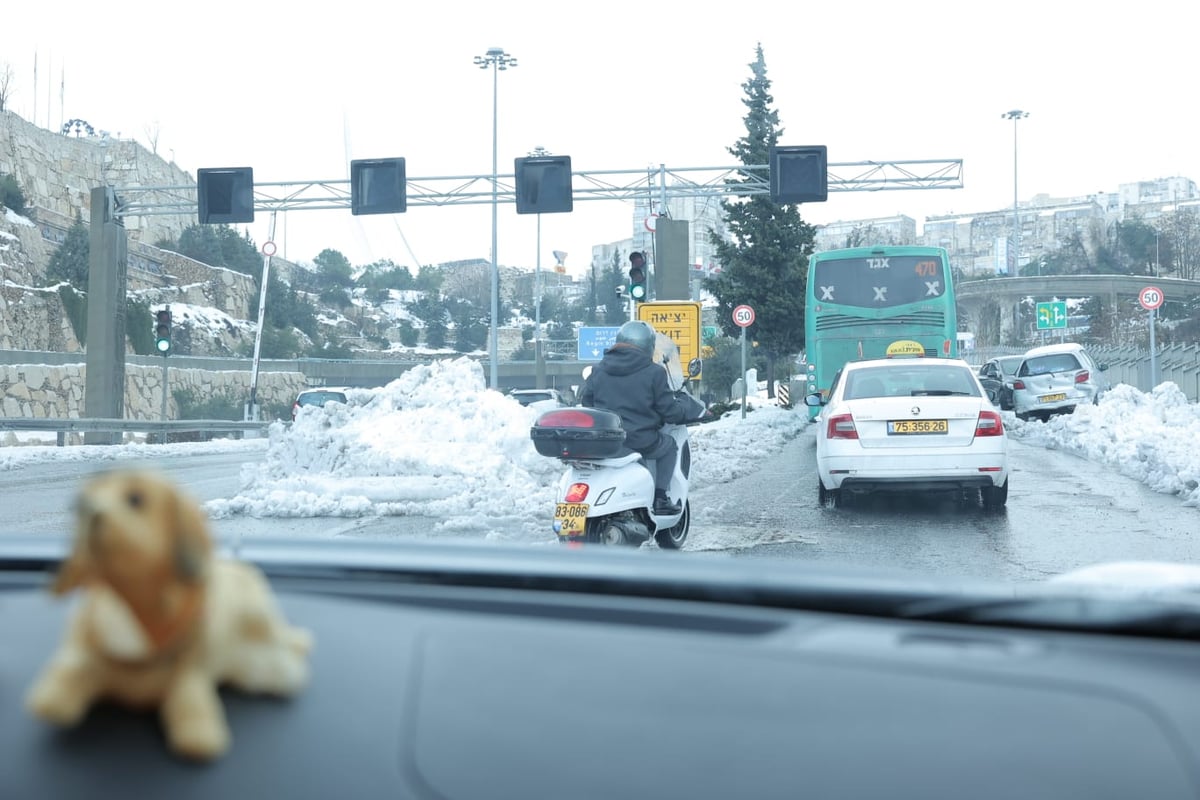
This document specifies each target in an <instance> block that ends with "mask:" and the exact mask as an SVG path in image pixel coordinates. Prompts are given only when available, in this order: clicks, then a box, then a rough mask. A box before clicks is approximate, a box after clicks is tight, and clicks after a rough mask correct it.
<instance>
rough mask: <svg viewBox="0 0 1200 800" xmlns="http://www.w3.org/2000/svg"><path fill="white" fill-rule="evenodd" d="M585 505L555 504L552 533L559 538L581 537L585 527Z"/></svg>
mask: <svg viewBox="0 0 1200 800" xmlns="http://www.w3.org/2000/svg"><path fill="white" fill-rule="evenodd" d="M587 512H588V504H587V503H556V504H555V506H554V532H555V533H557V534H558V535H559V536H572V537H574V536H583V531H584V529H585V528H586V527H587Z"/></svg>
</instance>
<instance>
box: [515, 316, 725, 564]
mask: <svg viewBox="0 0 1200 800" xmlns="http://www.w3.org/2000/svg"><path fill="white" fill-rule="evenodd" d="M658 339H659V343H658V346H657V348H656V351H655V359H656V360H661V361H662V363H663V366H664V368H666V370H667V374H668V376H669V377H668V380H669V382H670V385H671V386H672V388H674V389H675V390H676V391H677V392H683V393H684V394H685V395H686V398H687V400H689V401H691V403H693V404H694V408H695V419H696V420H697V421H698V420H699V419H700V417H702V416H703V415H704V414H705V413H706V409H705V408H704V404H703V403H701V402H700V401H699V400H697V399H695V398H694V397H692V396H691V395H687V394H686V385H687V380H686V379H685V378H684V377H683V374H682V370H681V369H680V368H679V366H680V365H679V349H678V347H676V345H675V343H674V342H672V341H671V340H670V339H669V338H668V337H666V336H663V335H661V334H659V336H658ZM664 340H665V341H664ZM672 354H673V355H672ZM700 368H701V362H700V359H698V358H697V359H693V360H692V362H691V363H690V364H689V365H688V375H687V377H688V378H689V379H690V378H694V377H695V376H697V375H699V374H700ZM589 369H590V368H589ZM688 424H694V423H687V424H683V425H665V426H664V427H663V432H664V433H666V434H667V435H668V436H672V437H674V439H675V444H676V459H675V473H674V475H673V476H672V477H671V488H670V490H669V492H668V493H669V494H670V497H671V499H672V500H677V501H679V503H680V510H679V511H678V512H676V513H674V514H668V515H657V514H655V513H654V511H653V509H654V473H653V471H652V470H653V464H651V463H647V460H646V459H644V458H643V457H642V456H641V455H640V454H639V453H634V452H629V451H628V450H626V448H625V447H624V440H625V432H624V431H623V430H622V429H621V420H620V417H618V416H617V415H616V414H613V413H612V412H609V411H601V410H599V409H594V408H585V407H574V408H562V409H556V410H554V411H548V412H546V413H545V414H542V415H541V416H540V417H538V419H537V422H536V423H535V424H534V427H533V429H532V430H531V431H530V437H531V438H532V439H533V440H534V444H535V446H536V447H537V449H538V452H539V453H541V454H542V455H544V456H551V457H554V458H558V459H560V460H561V461H562V462H563V463H564V464H566V466H567V470H566V472H565V473H563V476H562V478H560V479H559V482H558V491H557V501H556V502H555V508H554V525H553V527H554V532H555V534H557V536H558V539H559V541H560V542H563V543H566V544H569V543H577V542H583V543H590V544H625V545H632V546H635V547H637V546H640V545H642V544H644V543H645V542H646V541H647V540H649V538H650V537H651V536H653V537H654V540H655V541H656V542H657V543H658V546H659V547H662V548H665V549H668V550H678V549H680V548H682V547H683V545H684V542H686V541H687V537H688V529H689V528H690V527H691V506H690V504H689V502H688V475H689V473H690V472H691V466H692V451H691V448H690V446H689V445H688V430H687V425H688ZM622 452H624V453H625V454H624V455H621V454H620V453H622Z"/></svg>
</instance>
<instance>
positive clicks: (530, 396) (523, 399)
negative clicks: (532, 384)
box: [513, 392, 554, 406]
mask: <svg viewBox="0 0 1200 800" xmlns="http://www.w3.org/2000/svg"><path fill="white" fill-rule="evenodd" d="M513 397H515V398H517V402H518V403H520V404H521V405H523V406H527V405H529V404H530V403H537V402H541V401H544V400H553V399H554V395H553V394H551V393H550V392H513Z"/></svg>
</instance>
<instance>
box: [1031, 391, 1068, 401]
mask: <svg viewBox="0 0 1200 800" xmlns="http://www.w3.org/2000/svg"><path fill="white" fill-rule="evenodd" d="M1066 399H1067V396H1066V395H1065V394H1063V393H1062V392H1059V393H1058V394H1044V395H1042V396H1041V397H1039V398H1038V402H1039V403H1057V402H1058V401H1059V400H1066Z"/></svg>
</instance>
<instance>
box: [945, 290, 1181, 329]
mask: <svg viewBox="0 0 1200 800" xmlns="http://www.w3.org/2000/svg"><path fill="white" fill-rule="evenodd" d="M1147 286H1157V287H1158V288H1159V289H1162V291H1163V294H1165V295H1166V298H1167V300H1170V301H1174V300H1184V299H1188V298H1192V297H1196V296H1198V295H1200V281H1191V280H1185V279H1183V278H1163V277H1158V278H1155V277H1151V276H1147V275H1041V276H1022V277H1019V278H1007V277H1001V276H996V277H989V278H981V279H975V280H966V281H960V282H958V283H956V284H955V290H956V293H957V297H958V304H959V307H960V308H962V310H963V311H964V312H966V313H967V315H968V318H969V319H970V320H972V321H976V320H978V318H979V312H980V311H981V310H982V309H983V307H984V306H985V305H986V304H989V303H993V304H996V305H998V306H999V307H1000V308H1001V315H1000V335H1001V340H1002V341H1003V340H1005V339H1007V337H1008V336H1009V335H1010V334H1011V333H1012V332H1013V331H1014V330H1015V329H1016V326H1017V321H1018V319H1019V315H1018V309H1019V307H1020V303H1021V301H1022V300H1024V299H1025V298H1027V297H1032V298H1033V299H1034V301H1035V302H1046V301H1048V300H1053V299H1059V300H1065V299H1067V298H1076V297H1102V298H1104V300H1105V301H1106V302H1108V303H1110V304H1112V305H1113V306H1114V307H1115V306H1116V305H1117V303H1118V302H1119V301H1120V300H1121V299H1122V298H1136V297H1137V296H1138V293H1139V292H1141V290H1142V289H1144V288H1145V287H1147Z"/></svg>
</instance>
